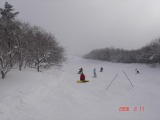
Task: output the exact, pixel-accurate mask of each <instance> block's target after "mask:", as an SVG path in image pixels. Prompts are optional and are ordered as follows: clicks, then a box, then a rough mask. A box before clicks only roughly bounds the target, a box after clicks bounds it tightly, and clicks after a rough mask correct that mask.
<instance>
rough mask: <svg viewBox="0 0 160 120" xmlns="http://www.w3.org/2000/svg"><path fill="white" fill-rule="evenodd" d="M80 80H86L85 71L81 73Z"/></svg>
mask: <svg viewBox="0 0 160 120" xmlns="http://www.w3.org/2000/svg"><path fill="white" fill-rule="evenodd" d="M80 80H81V81H83V82H84V81H85V75H84V74H83V72H82V73H81V75H80Z"/></svg>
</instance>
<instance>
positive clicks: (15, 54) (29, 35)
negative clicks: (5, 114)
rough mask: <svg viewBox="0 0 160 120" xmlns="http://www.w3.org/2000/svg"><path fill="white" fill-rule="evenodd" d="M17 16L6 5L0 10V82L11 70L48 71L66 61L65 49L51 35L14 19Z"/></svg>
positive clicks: (10, 6)
mask: <svg viewBox="0 0 160 120" xmlns="http://www.w3.org/2000/svg"><path fill="white" fill-rule="evenodd" d="M18 14H19V12H14V8H13V6H12V5H11V4H9V3H8V2H5V5H4V8H0V72H1V75H2V79H3V78H5V76H6V74H7V73H8V72H9V71H10V70H11V69H12V68H13V67H14V66H18V68H19V70H22V67H23V68H25V67H31V68H36V69H37V71H38V72H39V71H40V68H50V67H52V66H60V65H61V63H62V62H64V61H65V56H64V52H65V51H64V48H63V47H62V46H60V44H59V42H58V41H57V40H56V38H55V37H54V35H53V34H51V33H48V32H46V31H45V30H43V29H42V28H40V27H37V26H31V25H30V24H29V23H24V22H21V21H19V20H17V19H16V16H17V15H18Z"/></svg>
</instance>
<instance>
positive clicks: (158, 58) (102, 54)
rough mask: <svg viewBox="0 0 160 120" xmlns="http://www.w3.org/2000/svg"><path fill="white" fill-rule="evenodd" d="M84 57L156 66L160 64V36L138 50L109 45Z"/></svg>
mask: <svg viewBox="0 0 160 120" xmlns="http://www.w3.org/2000/svg"><path fill="white" fill-rule="evenodd" d="M83 57H84V58H86V59H95V60H102V61H108V62H120V63H147V64H152V65H154V66H155V65H158V64H160V38H159V39H155V40H153V41H152V42H150V43H149V44H147V45H145V46H144V47H142V48H140V49H137V50H124V49H119V48H113V47H108V48H104V49H95V50H92V51H91V52H90V53H88V54H86V55H84V56H83Z"/></svg>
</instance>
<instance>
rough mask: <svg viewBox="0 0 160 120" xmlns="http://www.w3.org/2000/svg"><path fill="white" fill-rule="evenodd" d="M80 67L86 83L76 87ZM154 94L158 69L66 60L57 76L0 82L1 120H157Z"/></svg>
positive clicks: (25, 74) (31, 73)
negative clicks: (101, 68) (95, 74)
mask: <svg viewBox="0 0 160 120" xmlns="http://www.w3.org/2000/svg"><path fill="white" fill-rule="evenodd" d="M80 67H83V70H84V74H85V75H86V79H88V80H90V82H88V83H76V81H77V80H78V79H79V75H78V74H77V72H78V69H79V68H80ZM100 67H103V68H104V71H103V72H102V73H101V72H99V70H100ZM94 68H96V70H97V78H93V69H94ZM136 68H138V69H139V70H140V72H141V74H135V69H136ZM122 70H124V71H125V73H126V74H127V76H128V77H129V79H130V80H131V82H132V83H133V86H134V87H132V86H131V84H130V82H129V81H128V79H127V78H126V76H125V75H124V73H123V72H122ZM116 74H118V76H117V77H116V79H115V80H114V81H113V82H112V84H111V86H110V87H109V88H108V90H107V91H106V88H107V86H108V85H109V84H110V82H111V81H112V79H113V78H114V77H115V76H116ZM159 91H160V68H150V67H149V66H147V65H142V64H118V63H108V62H102V61H96V60H86V59H82V58H79V57H75V56H69V60H68V62H67V63H65V64H64V67H63V68H62V69H61V70H59V69H51V70H47V71H43V72H41V73H37V72H36V71H35V70H32V69H27V70H23V71H21V72H20V71H18V70H13V71H11V72H10V73H9V74H8V75H7V78H6V79H4V80H2V79H0V120H159V119H160V114H159V111H160V102H159V101H160V93H159Z"/></svg>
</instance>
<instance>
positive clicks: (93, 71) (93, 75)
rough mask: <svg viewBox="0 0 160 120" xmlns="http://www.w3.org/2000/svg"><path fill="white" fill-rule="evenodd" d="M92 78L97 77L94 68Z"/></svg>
mask: <svg viewBox="0 0 160 120" xmlns="http://www.w3.org/2000/svg"><path fill="white" fill-rule="evenodd" d="M93 74H94V75H93V77H97V74H96V69H95V68H94V70H93Z"/></svg>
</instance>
